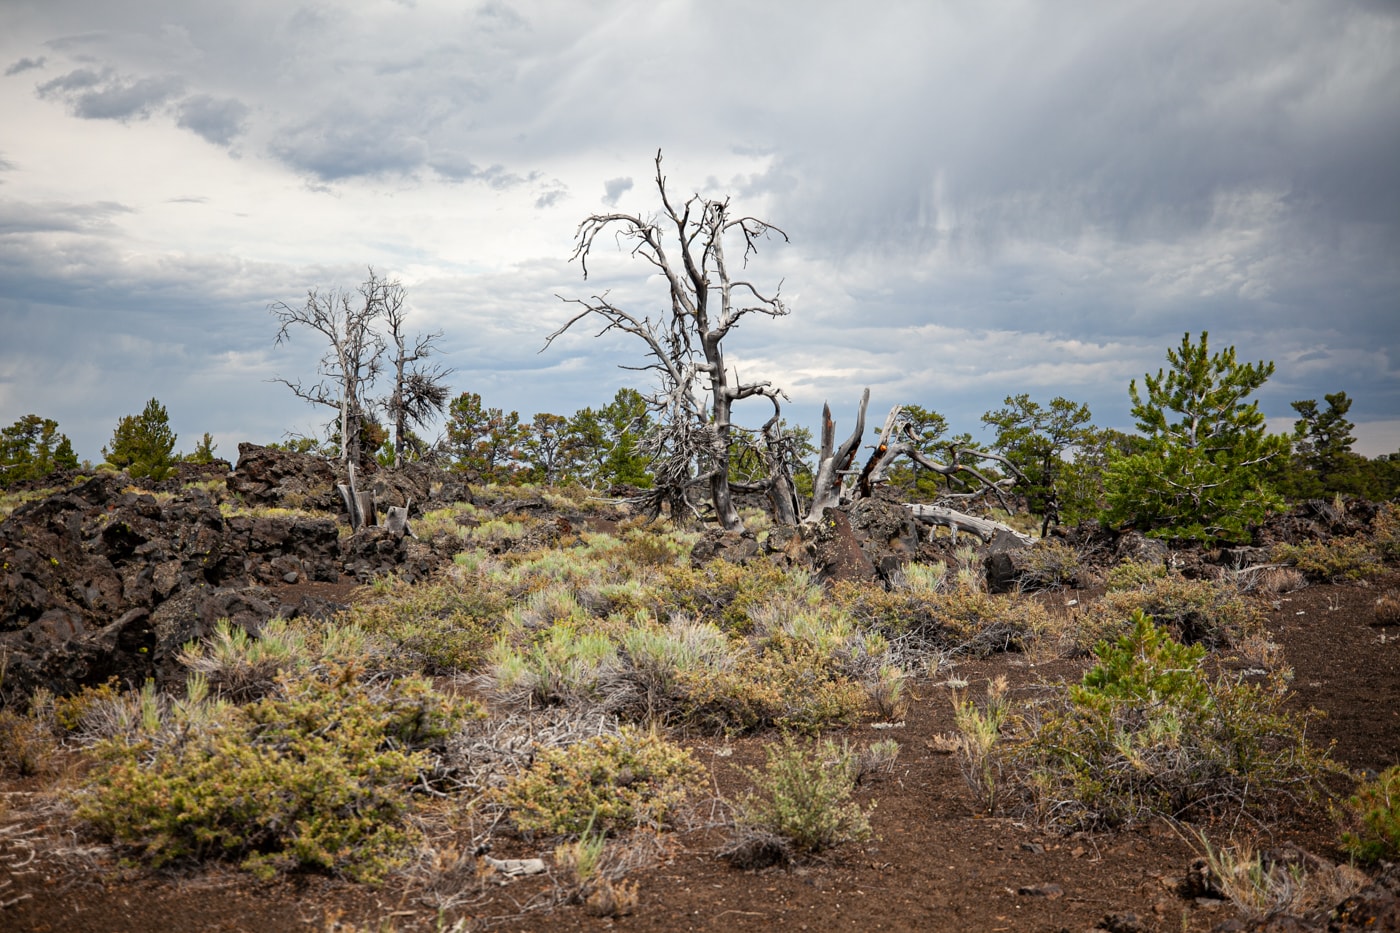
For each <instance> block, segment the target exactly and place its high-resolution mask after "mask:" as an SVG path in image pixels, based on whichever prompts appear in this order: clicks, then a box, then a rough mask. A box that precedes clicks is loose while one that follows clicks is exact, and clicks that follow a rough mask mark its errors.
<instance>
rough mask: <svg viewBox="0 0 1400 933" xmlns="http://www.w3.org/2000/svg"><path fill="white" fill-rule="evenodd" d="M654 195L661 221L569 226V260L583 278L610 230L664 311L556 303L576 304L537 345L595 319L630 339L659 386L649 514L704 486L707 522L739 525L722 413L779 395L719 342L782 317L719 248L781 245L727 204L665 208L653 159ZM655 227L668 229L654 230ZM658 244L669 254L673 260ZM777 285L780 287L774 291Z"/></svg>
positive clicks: (727, 421) (630, 217) (615, 218)
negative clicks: (664, 302)
mask: <svg viewBox="0 0 1400 933" xmlns="http://www.w3.org/2000/svg"><path fill="white" fill-rule="evenodd" d="M656 189H657V191H658V193H659V194H660V195H661V205H662V216H661V217H660V218H659V219H643V218H642V217H641V216H639V215H635V214H593V215H591V216H590V217H588V218H586V219H585V220H584V221H583V222H582V223H581V224H579V229H578V233H577V235H576V237H575V245H574V253H573V256H572V257H571V258H572V259H577V260H578V261H579V264H580V266H581V267H582V268H583V274H584V278H585V279H587V277H588V259H589V257H590V256H591V254H592V251H593V246H594V243H595V242H596V240H597V238H598V235H599V234H601V233H603V232H605V231H607V230H609V229H612V230H614V231H615V232H616V234H617V237H618V239H619V240H622V241H626V242H628V243H630V244H631V245H630V253H631V255H632V256H635V257H639V258H641V259H643V260H645V261H646V262H648V263H650V264H651V265H652V266H653V267H655V269H656V271H657V272H658V273H659V274H660V275H661V276H663V277H664V278H665V280H666V283H667V288H668V291H669V293H670V308H669V311H668V312H667V314H665V315H664V316H662V317H660V318H659V319H657V320H653V319H652V318H651V317H648V316H644V315H638V314H635V313H633V312H631V311H629V310H627V309H625V308H622V307H620V306H618V305H617V304H615V303H613V302H612V300H610V299H609V298H608V296H607V294H606V293H604V294H603V295H594V296H593V297H592V298H588V299H577V298H575V299H564V298H562V296H561V300H564V301H567V302H568V303H570V304H576V305H578V306H580V307H581V308H582V310H581V311H579V313H578V314H576V315H574V317H572V318H570V319H569V321H568V322H566V323H565V324H564V326H563V327H560V328H559V329H558V330H556V331H555V332H554V333H552V334H550V335H549V337H548V339H546V341H545V347H546V348H548V347H549V346H550V344H552V343H553V342H554V340H555V339H556V338H558V337H559V336H560V335H561V334H563V333H564V332H566V331H567V330H569V328H571V327H573V326H574V325H575V324H577V323H578V322H579V321H581V320H583V319H585V318H589V317H598V318H601V319H602V320H603V322H604V326H603V329H602V330H601V331H599V336H601V335H602V334H605V333H607V332H609V331H612V330H618V331H621V332H623V333H627V334H631V335H633V336H634V337H636V338H638V339H639V340H641V341H642V343H643V345H644V346H645V347H646V356H647V358H648V359H649V362H648V363H646V364H645V365H643V366H640V367H624V368H629V369H640V370H645V371H650V372H652V373H654V374H655V375H656V377H657V378H658V379H659V381H660V389H659V390H658V391H657V392H656V393H654V394H653V395H652V396H650V397H649V399H648V404H649V407H650V408H651V410H652V411H654V412H656V413H657V416H658V418H657V423H656V426H655V428H654V430H653V432H652V436H651V437H650V438H648V446H649V449H650V450H651V452H652V453H653V456H654V457H655V458H656V459H655V461H654V463H653V468H654V469H653V472H654V475H655V479H656V486H655V488H654V490H653V492H652V494H651V499H652V502H653V504H654V506H655V508H657V509H659V508H660V505H661V503H662V502H669V503H671V505H672V510H673V514H676V513H675V509H676V508H677V507H678V506H682V505H684V504H686V503H688V501H689V500H688V498H687V497H686V493H687V491H688V490H690V489H692V488H694V487H696V486H706V487H708V490H709V497H710V501H711V503H712V505H713V506H714V512H715V518H716V520H717V521H718V522H719V524H720V525H721V526H722V527H723V528H725V529H726V530H731V531H737V530H741V529H742V528H743V522H742V521H741V520H740V518H739V511H738V509H737V508H736V507H735V505H734V499H733V494H732V490H731V488H730V481H729V466H730V446H731V443H732V428H733V425H732V422H731V416H732V413H733V408H734V405H735V404H736V403H737V402H740V401H743V400H744V399H748V398H753V397H755V396H763V397H765V398H767V399H769V400H770V401H771V402H773V404H774V406H777V405H778V397H779V396H780V395H781V392H779V391H778V390H777V389H775V388H773V386H772V384H771V383H768V382H743V381H742V380H740V379H739V375H738V373H737V371H732V370H731V369H730V367H729V366H728V365H727V363H726V362H725V358H724V349H723V343H724V338H725V337H727V336H728V335H729V332H730V330H732V329H733V327H734V325H735V324H737V323H738V322H739V320H740V319H741V318H743V317H744V316H745V315H748V314H752V313H757V314H763V315H767V316H769V317H782V316H783V315H786V314H787V313H788V311H787V307H786V306H785V305H784V304H783V302H782V300H781V299H780V298H779V297H778V291H777V290H776V289H775V290H774V291H773V293H772V294H766V293H764V292H762V291H760V290H759V288H758V287H757V286H756V285H754V284H753V283H752V282H749V281H745V280H742V279H735V278H733V277H732V275H731V270H730V268H729V265H728V259H727V256H726V252H725V239H726V237H737V238H740V239H741V240H742V242H743V247H744V249H743V259H744V263H745V264H747V261H748V258H749V256H750V255H752V254H755V253H756V252H757V249H758V247H757V244H758V240H760V239H762V238H765V237H767V236H769V235H770V234H772V235H776V236H780V237H782V239H783V240H784V241H786V240H787V234H785V233H783V231H782V230H780V229H778V228H777V227H774V226H773V225H772V224H769V223H767V222H766V221H762V220H758V219H757V218H754V217H735V216H733V215H732V214H731V213H730V210H729V201H728V200H727V199H726V200H723V201H717V200H712V199H709V198H703V197H701V196H700V195H698V194H696V195H693V196H692V197H691V198H690V199H689V200H687V201H685V202H684V203H683V204H680V205H677V204H675V203H674V202H673V201H672V200H671V197H670V195H669V193H668V192H667V190H666V176H665V175H663V174H662V172H661V153H660V152H659V151H658V152H657V154H656ZM664 228H670V229H669V230H668V229H664ZM668 243H669V244H671V245H673V246H674V247H675V248H676V252H675V254H674V255H673V254H672V253H671V252H669V251H668ZM779 287H781V285H780V286H779Z"/></svg>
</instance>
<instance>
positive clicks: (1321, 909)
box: [1198, 835, 1370, 923]
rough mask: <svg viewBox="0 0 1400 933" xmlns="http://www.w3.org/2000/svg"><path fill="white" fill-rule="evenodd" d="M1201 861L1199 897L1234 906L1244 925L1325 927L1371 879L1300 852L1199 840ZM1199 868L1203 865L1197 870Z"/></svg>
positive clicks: (1345, 866) (1286, 848) (1349, 866)
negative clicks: (1284, 921) (1286, 921)
mask: <svg viewBox="0 0 1400 933" xmlns="http://www.w3.org/2000/svg"><path fill="white" fill-rule="evenodd" d="M1200 840H1201V845H1202V847H1203V848H1204V850H1205V857H1204V858H1203V859H1201V860H1199V862H1198V866H1199V868H1198V870H1199V872H1200V874H1201V875H1203V876H1204V877H1203V879H1202V882H1203V883H1202V885H1201V886H1202V887H1204V888H1205V889H1206V890H1205V892H1203V893H1208V894H1211V895H1218V896H1219V897H1221V898H1223V899H1225V900H1228V901H1229V902H1230V903H1231V904H1233V905H1234V907H1235V909H1236V911H1237V912H1238V913H1239V915H1240V917H1241V918H1242V919H1244V920H1247V921H1248V920H1254V921H1257V920H1262V919H1264V918H1266V917H1267V918H1276V919H1275V922H1276V923H1277V922H1278V918H1283V917H1296V918H1299V919H1303V920H1309V921H1312V922H1323V921H1326V920H1327V919H1328V915H1329V914H1330V913H1331V911H1332V910H1333V909H1334V908H1335V907H1336V906H1337V905H1338V904H1340V903H1341V902H1342V901H1344V900H1346V899H1347V898H1348V897H1351V896H1352V895H1354V894H1357V893H1358V892H1360V891H1361V889H1362V888H1364V887H1365V886H1366V884H1367V883H1368V882H1369V880H1370V879H1368V878H1367V877H1366V873H1365V872H1363V871H1361V870H1360V869H1358V868H1355V867H1353V866H1351V865H1333V864H1331V863H1329V862H1325V861H1323V860H1322V859H1319V858H1317V857H1316V856H1312V855H1308V854H1307V853H1304V852H1303V851H1302V850H1300V849H1296V848H1292V847H1285V848H1284V849H1281V850H1272V851H1259V850H1257V849H1255V847H1254V846H1252V845H1250V844H1248V843H1237V844H1233V845H1229V846H1225V847H1223V848H1216V847H1214V846H1212V845H1211V844H1210V843H1209V842H1208V841H1207V840H1206V838H1205V836H1204V835H1202V836H1200ZM1200 862H1203V863H1204V864H1200Z"/></svg>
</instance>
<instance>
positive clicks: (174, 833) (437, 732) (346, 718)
mask: <svg viewBox="0 0 1400 933" xmlns="http://www.w3.org/2000/svg"><path fill="white" fill-rule="evenodd" d="M219 710H220V716H219V718H218V720H217V721H216V722H214V723H213V724H212V726H211V727H209V728H204V729H198V730H181V731H180V732H178V733H177V735H176V737H174V738H173V739H172V740H170V741H167V742H166V743H165V744H162V745H153V743H152V742H151V741H150V740H140V739H138V740H136V741H130V740H129V738H128V737H117V738H112V739H108V740H105V741H103V742H100V743H99V744H98V745H97V746H96V749H95V751H96V755H97V758H98V764H97V766H96V767H95V768H94V769H93V770H92V772H90V773H89V774H88V776H87V778H86V779H85V781H84V783H83V785H82V787H81V789H80V790H79V791H78V807H77V814H78V816H79V818H80V819H82V820H85V821H86V822H88V823H89V824H90V825H91V826H92V827H93V828H94V829H95V830H96V831H97V832H98V833H100V834H101V835H102V836H104V837H106V838H109V839H112V840H115V841H117V842H121V843H126V844H128V845H131V846H133V847H135V848H136V849H137V850H138V852H140V853H141V854H142V855H143V856H144V857H145V858H146V859H148V860H149V861H150V862H151V863H152V864H153V865H162V864H166V863H168V862H172V861H177V860H185V859H206V858H229V859H236V860H238V861H239V863H240V864H241V865H242V867H244V868H246V869H248V870H250V871H252V872H254V873H255V874H257V875H259V876H260V877H269V876H271V875H273V874H275V873H276V872H277V871H282V870H292V869H302V868H313V869H320V870H326V871H332V872H337V873H341V874H344V875H346V876H347V877H350V878H353V879H356V880H361V881H377V880H379V879H381V878H383V876H384V875H385V873H386V872H387V871H389V870H390V869H391V868H393V867H394V866H396V865H397V864H399V863H400V862H401V861H402V859H403V856H404V853H405V851H406V849H407V847H408V846H409V844H410V843H411V842H413V840H414V838H415V830H413V829H412V828H411V827H410V826H408V825H406V824H405V823H404V822H403V817H404V815H405V814H406V813H407V811H408V809H409V803H410V792H411V790H412V787H413V785H414V784H415V782H417V781H418V780H419V779H420V777H421V776H422V774H423V772H424V771H425V770H426V769H427V768H428V767H429V764H430V761H429V755H428V752H427V751H426V750H425V749H426V746H428V745H429V744H431V743H434V742H438V741H441V740H442V739H443V738H444V737H445V736H446V734H447V733H448V732H450V731H451V729H452V728H453V726H454V724H455V723H456V721H457V720H458V719H459V718H460V717H461V716H463V715H466V714H467V713H468V712H469V711H470V708H469V707H468V706H466V705H463V704H459V703H455V702H453V701H451V700H449V699H448V698H446V697H443V696H441V695H439V694H436V693H434V692H433V690H432V688H431V686H430V685H429V684H428V683H427V682H426V681H423V680H419V679H403V680H396V681H389V682H380V683H378V684H376V685H373V686H371V685H368V684H365V683H361V682H360V681H359V680H358V679H357V677H356V673H355V671H354V670H353V669H351V668H337V667H330V668H328V669H326V670H323V671H320V672H318V673H317V674H315V675H313V676H308V677H304V678H301V679H292V678H291V677H290V675H289V674H287V673H283V674H282V675H280V676H279V679H278V683H277V689H276V691H275V692H274V693H273V694H271V695H269V696H266V697H263V698H262V699H259V700H256V701H254V702H252V703H250V704H248V705H246V706H241V707H239V706H227V705H224V706H221V707H219ZM148 718H149V717H148Z"/></svg>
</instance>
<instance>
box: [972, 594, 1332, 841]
mask: <svg viewBox="0 0 1400 933" xmlns="http://www.w3.org/2000/svg"><path fill="white" fill-rule="evenodd" d="M1094 656H1095V658H1096V659H1097V663H1096V664H1095V665H1094V666H1093V667H1092V668H1091V669H1090V670H1089V671H1088V673H1086V674H1085V675H1084V678H1083V680H1082V681H1081V682H1080V683H1078V684H1072V685H1069V686H1068V687H1067V688H1065V689H1063V690H1060V691H1057V692H1055V693H1054V694H1052V696H1051V697H1050V698H1049V699H1048V700H1047V701H1045V702H1044V703H1041V704H1038V705H1036V706H1032V707H1030V708H1028V709H1027V710H1026V712H1024V713H1023V714H1020V715H1017V716H1010V715H1009V714H1008V713H1007V712H1006V711H1005V708H1004V706H1003V705H1002V702H1003V701H1002V699H1001V697H1000V694H999V692H997V691H989V698H988V702H987V704H986V705H985V706H984V708H983V709H982V710H980V711H976V710H969V709H967V708H966V706H965V704H964V708H963V709H962V710H960V712H959V721H960V724H962V728H963V741H964V743H965V745H966V746H967V747H968V749H969V750H970V751H969V760H970V761H971V762H972V763H973V764H974V766H975V767H973V768H972V769H970V771H971V774H970V782H971V783H972V784H973V786H974V788H975V789H977V791H978V794H979V796H980V797H983V798H984V799H987V800H988V801H989V803H990V804H991V805H995V806H997V807H998V808H1001V807H1002V801H1006V803H1005V807H1006V808H1008V809H1012V810H1015V811H1018V812H1024V813H1027V814H1033V815H1034V816H1036V817H1037V818H1039V819H1040V820H1042V821H1045V822H1047V823H1051V824H1054V825H1058V826H1062V827H1069V828H1078V827H1094V828H1105V827H1114V826H1119V825H1122V824H1125V823H1132V822H1135V821H1138V820H1141V819H1143V818H1145V817H1147V816H1149V815H1154V814H1159V815H1165V816H1171V817H1174V818H1178V819H1181V818H1187V819H1189V818H1192V817H1196V816H1201V815H1208V814H1214V813H1224V812H1229V811H1240V810H1246V809H1249V810H1265V811H1267V810H1268V809H1270V808H1271V807H1274V806H1277V805H1278V804H1279V803H1280V802H1281V801H1282V800H1284V799H1294V800H1300V799H1309V798H1310V797H1311V795H1312V794H1313V793H1314V792H1315V789H1316V786H1317V781H1318V779H1319V778H1320V776H1321V775H1322V773H1323V772H1324V770H1325V769H1326V768H1327V767H1328V762H1327V757H1326V752H1325V751H1319V750H1317V749H1314V748H1313V747H1311V746H1310V745H1308V743H1307V742H1306V740H1305V724H1306V719H1305V718H1304V717H1301V716H1299V715H1298V714H1295V713H1291V712H1288V711H1286V710H1285V709H1284V706H1283V702H1284V699H1285V697H1286V687H1285V684H1284V682H1283V681H1282V679H1280V678H1278V677H1275V678H1273V679H1271V680H1269V681H1266V682H1264V683H1262V684H1255V683H1245V682H1242V681H1240V680H1237V679H1234V678H1232V677H1230V676H1228V675H1222V676H1220V677H1217V678H1215V679H1211V678H1209V677H1207V676H1206V674H1205V673H1204V672H1203V671H1202V670H1201V661H1202V659H1203V658H1204V656H1205V648H1204V647H1202V646H1200V645H1183V644H1181V643H1179V642H1176V641H1175V640H1173V639H1172V638H1171V636H1170V635H1169V634H1168V632H1167V630H1166V629H1164V628H1161V627H1158V626H1156V625H1154V624H1153V623H1152V620H1151V619H1149V618H1148V617H1147V616H1146V615H1145V614H1144V613H1142V612H1141V611H1138V612H1136V613H1134V614H1133V617H1132V620H1131V628H1130V630H1129V631H1128V632H1126V633H1125V634H1122V635H1120V636H1118V637H1117V639H1116V640H1114V641H1112V642H1109V641H1103V642H1100V643H1099V644H1098V645H1097V646H1096V647H1095V649H1094ZM959 702H961V701H959Z"/></svg>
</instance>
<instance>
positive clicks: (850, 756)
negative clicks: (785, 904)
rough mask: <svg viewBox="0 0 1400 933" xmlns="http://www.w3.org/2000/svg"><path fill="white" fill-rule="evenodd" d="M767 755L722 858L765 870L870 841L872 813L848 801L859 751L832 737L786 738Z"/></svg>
mask: <svg viewBox="0 0 1400 933" xmlns="http://www.w3.org/2000/svg"><path fill="white" fill-rule="evenodd" d="M766 754H767V758H768V761H767V764H766V765H765V766H764V768H763V770H761V771H760V770H758V769H755V768H749V769H747V773H748V775H749V777H750V778H751V779H752V780H753V782H754V790H753V791H751V792H749V793H748V794H746V795H745V796H744V797H742V798H741V799H740V800H738V801H737V802H736V803H735V804H734V826H733V829H732V835H731V838H730V841H729V843H728V845H727V846H726V847H725V849H724V851H723V853H722V855H723V856H724V857H726V858H728V859H729V860H730V861H732V862H734V863H735V864H738V865H740V866H742V867H748V868H753V867H761V866H762V865H766V864H775V863H780V862H788V861H791V860H793V859H794V858H798V857H803V856H810V855H815V854H817V853H819V852H823V851H825V850H827V849H830V848H833V847H835V846H839V845H842V844H844V843H847V842H860V841H862V840H865V839H868V838H870V819H869V816H868V812H867V811H865V810H862V809H861V808H860V806H859V805H857V804H856V803H855V802H854V801H852V800H851V799H850V798H851V794H852V793H853V792H854V790H855V785H856V780H857V778H858V777H859V774H860V762H861V756H860V754H859V753H858V752H856V751H854V750H853V749H852V748H851V747H850V746H849V745H847V744H845V743H842V744H839V745H838V744H837V743H836V742H834V741H832V740H830V739H826V740H823V741H819V742H803V741H800V740H798V739H796V738H795V737H793V736H791V735H785V736H783V738H782V741H781V742H778V743H775V744H772V745H769V746H768V748H767V749H766ZM872 806H873V805H872Z"/></svg>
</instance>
